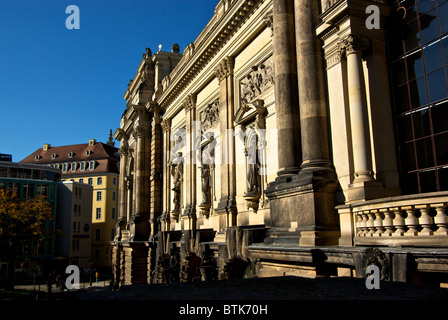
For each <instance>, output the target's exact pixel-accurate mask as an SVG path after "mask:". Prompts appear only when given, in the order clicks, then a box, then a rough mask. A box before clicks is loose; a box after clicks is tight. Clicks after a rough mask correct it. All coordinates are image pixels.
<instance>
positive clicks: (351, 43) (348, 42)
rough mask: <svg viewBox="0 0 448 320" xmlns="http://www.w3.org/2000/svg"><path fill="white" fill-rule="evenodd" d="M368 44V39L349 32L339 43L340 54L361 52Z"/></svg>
mask: <svg viewBox="0 0 448 320" xmlns="http://www.w3.org/2000/svg"><path fill="white" fill-rule="evenodd" d="M369 46H370V41H369V39H367V38H365V37H359V36H357V35H354V34H350V35H349V36H347V37H346V38H345V39H343V40H342V41H341V42H340V43H339V51H340V53H341V54H344V53H345V54H346V55H349V54H352V53H356V52H362V51H364V50H366V49H367V48H368V47H369Z"/></svg>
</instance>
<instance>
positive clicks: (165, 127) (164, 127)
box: [160, 118, 171, 133]
mask: <svg viewBox="0 0 448 320" xmlns="http://www.w3.org/2000/svg"><path fill="white" fill-rule="evenodd" d="M160 124H161V126H162V131H163V132H164V133H165V132H168V131H169V130H170V129H171V119H169V118H168V119H163V120H162V122H161V123H160Z"/></svg>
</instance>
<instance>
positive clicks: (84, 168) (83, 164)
mask: <svg viewBox="0 0 448 320" xmlns="http://www.w3.org/2000/svg"><path fill="white" fill-rule="evenodd" d="M84 170H86V162H85V161H83V162H81V171H84Z"/></svg>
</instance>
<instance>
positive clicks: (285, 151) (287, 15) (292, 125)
mask: <svg viewBox="0 0 448 320" xmlns="http://www.w3.org/2000/svg"><path fill="white" fill-rule="evenodd" d="M273 6H274V10H273V24H274V39H273V44H274V66H275V112H276V121H277V130H278V137H279V139H278V142H277V143H278V149H277V150H278V166H279V171H278V175H279V176H282V175H288V174H295V173H297V172H298V171H299V167H300V163H301V158H302V155H301V153H302V152H301V146H300V118H299V96H298V83H297V62H296V47H295V35H294V3H293V1H290V0H276V1H273Z"/></svg>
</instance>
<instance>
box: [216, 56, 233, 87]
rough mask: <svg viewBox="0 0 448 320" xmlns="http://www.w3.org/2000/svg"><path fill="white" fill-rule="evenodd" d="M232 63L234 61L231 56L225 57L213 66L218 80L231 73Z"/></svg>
mask: <svg viewBox="0 0 448 320" xmlns="http://www.w3.org/2000/svg"><path fill="white" fill-rule="evenodd" d="M234 63H235V61H234V59H233V58H232V57H226V58H224V59H223V60H222V61H221V62H220V63H219V64H218V65H217V66H216V67H215V70H214V72H215V76H216V77H217V78H218V80H219V81H222V80H224V79H225V78H227V77H228V76H230V75H232V74H233V67H234Z"/></svg>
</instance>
